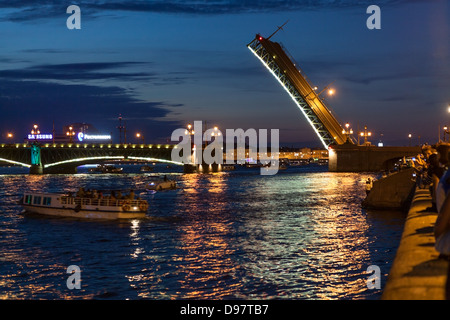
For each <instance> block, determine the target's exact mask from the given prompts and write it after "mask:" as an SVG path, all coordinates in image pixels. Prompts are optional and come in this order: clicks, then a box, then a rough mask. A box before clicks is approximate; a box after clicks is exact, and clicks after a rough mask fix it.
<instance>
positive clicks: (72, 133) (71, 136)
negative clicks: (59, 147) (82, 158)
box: [66, 126, 75, 143]
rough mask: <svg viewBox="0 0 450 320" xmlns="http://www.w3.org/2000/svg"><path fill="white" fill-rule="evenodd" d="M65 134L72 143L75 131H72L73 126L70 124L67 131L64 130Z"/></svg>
mask: <svg viewBox="0 0 450 320" xmlns="http://www.w3.org/2000/svg"><path fill="white" fill-rule="evenodd" d="M66 135H67V136H68V137H69V139H70V143H72V142H73V136H74V135H75V132H74V131H73V127H72V126H70V127H69V131H67V132H66Z"/></svg>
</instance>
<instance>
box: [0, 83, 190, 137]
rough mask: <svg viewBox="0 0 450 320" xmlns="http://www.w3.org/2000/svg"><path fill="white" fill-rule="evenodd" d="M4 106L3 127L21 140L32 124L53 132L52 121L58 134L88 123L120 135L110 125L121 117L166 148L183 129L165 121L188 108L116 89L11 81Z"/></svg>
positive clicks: (0, 97)
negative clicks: (175, 132) (173, 112)
mask: <svg viewBox="0 0 450 320" xmlns="http://www.w3.org/2000/svg"><path fill="white" fill-rule="evenodd" d="M0 105H1V106H2V117H1V118H0V126H1V127H2V128H9V129H10V130H15V132H16V134H18V136H20V135H24V136H25V134H26V133H28V132H27V130H28V129H29V126H31V124H33V123H38V124H39V126H40V127H41V128H43V131H45V130H47V131H49V130H51V126H52V121H55V127H56V129H57V131H58V130H60V129H62V126H64V125H67V124H69V123H74V122H86V123H92V124H93V125H94V126H95V127H97V128H99V129H100V130H102V131H103V132H115V131H116V125H115V124H114V123H113V122H112V121H111V119H114V118H116V119H117V117H118V115H119V114H122V115H123V117H124V118H125V119H127V125H128V126H129V127H130V128H133V129H135V130H139V131H140V132H142V133H144V134H145V135H146V136H147V137H152V141H158V139H160V140H161V139H163V140H164V141H161V142H165V139H166V137H167V136H170V134H171V132H172V131H173V130H174V129H175V128H178V127H180V126H181V124H179V123H177V122H176V121H167V119H166V118H165V117H166V116H167V115H168V114H169V113H170V112H171V110H172V109H176V108H179V107H182V106H183V105H181V104H171V103H168V102H165V101H144V100H141V99H139V98H137V97H135V96H134V95H133V92H132V91H131V92H130V91H129V90H127V89H124V88H120V87H117V86H101V87H100V86H94V85H79V84H70V85H67V84H66V85H63V84H59V83H51V82H41V81H16V80H7V79H0ZM19 130H21V131H22V132H19ZM131 134H133V133H131ZM116 136H117V135H116ZM148 141H150V139H148Z"/></svg>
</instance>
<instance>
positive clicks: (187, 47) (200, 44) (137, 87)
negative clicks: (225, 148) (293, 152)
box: [0, 0, 450, 146]
mask: <svg viewBox="0 0 450 320" xmlns="http://www.w3.org/2000/svg"><path fill="white" fill-rule="evenodd" d="M71 4H76V5H78V6H79V7H80V8H81V27H82V29H81V30H68V29H67V27H66V20H67V18H68V17H69V14H67V13H66V8H67V7H68V6H69V5H71ZM371 4H376V5H378V6H379V7H380V8H381V27H382V29H381V30H369V29H367V27H366V20H367V18H368V17H369V15H368V14H366V8H367V7H368V6H369V5H371ZM286 20H289V22H288V24H287V25H286V27H285V28H284V30H282V31H280V32H278V33H277V34H276V36H275V37H274V38H273V39H272V40H273V41H277V42H282V43H283V45H284V46H285V47H286V48H287V49H288V50H289V53H290V54H291V55H292V56H293V57H294V58H295V60H296V62H297V63H298V64H299V65H300V67H301V68H302V69H303V71H304V72H305V73H306V74H307V76H308V79H309V81H310V82H311V83H312V84H314V85H317V86H318V87H319V88H320V89H321V88H324V87H325V86H327V85H328V84H330V83H331V82H333V87H334V88H335V89H336V94H335V96H333V97H329V98H326V99H327V101H328V104H329V106H330V108H331V109H332V110H333V111H334V113H335V114H337V116H338V118H339V120H340V121H341V123H345V122H349V123H350V124H351V125H352V127H353V129H354V130H355V131H356V130H357V128H358V127H359V128H362V127H363V126H364V125H367V126H368V127H369V130H371V131H372V132H373V133H374V138H373V139H372V141H373V142H378V140H379V139H380V138H381V134H382V139H383V141H384V142H385V144H388V145H401V144H403V145H406V144H408V138H407V136H408V134H409V133H412V134H413V137H414V138H413V139H416V140H414V141H416V143H417V137H418V136H419V135H420V136H421V139H420V142H422V143H423V142H430V143H434V142H436V140H437V139H438V134H439V126H443V125H444V124H450V114H449V113H448V112H447V106H448V104H450V90H449V88H450V47H449V46H450V2H449V1H447V0H435V1H430V0H423V1H419V0H416V1H406V0H405V1H402V0H392V1H390V0H380V1H348V0H340V1H339V0H334V1H332V0H318V1H313V0H308V1H294V0H292V1H275V0H265V1H241V0H234V1H233V0H231V1H222V0H217V1H193V0H188V1H181V0H175V1H174V0H169V1H137V0H130V1H125V0H116V1H114V0H112V1H94V0H87V1H79V2H70V3H61V2H60V1H39V2H37V1H31V0H24V1H20V0H19V1H6V0H0V39H1V40H0V49H1V51H0V110H1V118H0V133H1V135H2V140H5V138H4V137H5V134H6V132H14V134H15V136H16V137H23V136H25V135H26V134H27V133H28V132H29V131H30V129H31V126H32V125H33V124H34V123H37V124H39V126H40V128H41V132H51V130H52V123H53V122H54V123H55V127H56V130H57V131H62V127H63V126H64V125H66V124H68V123H71V122H86V123H92V124H93V125H94V126H96V127H98V129H99V130H100V131H101V132H104V133H109V132H113V138H114V140H115V141H118V139H119V137H118V136H119V134H118V131H117V129H116V126H117V125H118V121H117V117H118V116H119V114H122V116H123V118H124V119H126V124H127V130H128V136H129V139H128V140H129V141H130V142H135V140H134V138H132V136H134V134H135V133H136V132H144V134H145V137H146V142H166V141H167V138H168V137H169V136H170V134H171V133H172V131H173V130H174V129H175V128H179V127H182V126H184V125H185V124H186V123H187V122H193V121H194V120H205V121H207V123H208V124H209V125H211V126H212V125H218V126H219V127H220V128H221V129H224V128H243V129H248V128H256V129H258V128H267V129H280V140H281V143H282V144H283V145H289V146H290V145H296V146H321V144H320V141H319V139H318V138H317V136H316V135H315V133H314V131H313V129H312V128H311V127H310V126H309V124H308V122H307V121H306V119H304V117H303V115H302V113H301V111H300V110H299V109H298V108H297V107H296V106H295V105H294V103H293V102H292V101H291V100H290V98H289V97H288V95H287V94H286V92H285V91H284V90H283V89H282V88H281V86H280V85H279V84H278V82H277V81H276V80H275V79H274V78H273V77H272V75H271V74H270V73H269V72H268V71H267V70H266V69H265V68H264V67H263V66H262V65H261V63H260V62H259V61H258V60H257V59H256V58H255V57H254V56H253V54H252V53H251V52H250V51H249V50H248V49H247V48H246V44H248V43H249V42H250V41H251V40H252V39H253V38H254V36H255V34H256V33H261V34H262V35H265V36H268V35H269V34H271V33H272V32H273V31H274V30H275V29H276V27H277V26H279V25H281V24H283V23H284V22H285V21H286ZM17 140H20V139H17Z"/></svg>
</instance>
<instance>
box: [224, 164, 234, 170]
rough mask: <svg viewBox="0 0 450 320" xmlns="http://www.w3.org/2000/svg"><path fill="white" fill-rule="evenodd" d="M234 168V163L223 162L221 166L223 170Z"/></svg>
mask: <svg viewBox="0 0 450 320" xmlns="http://www.w3.org/2000/svg"><path fill="white" fill-rule="evenodd" d="M235 169H236V167H235V166H234V164H224V165H223V166H222V170H223V171H233V170H235Z"/></svg>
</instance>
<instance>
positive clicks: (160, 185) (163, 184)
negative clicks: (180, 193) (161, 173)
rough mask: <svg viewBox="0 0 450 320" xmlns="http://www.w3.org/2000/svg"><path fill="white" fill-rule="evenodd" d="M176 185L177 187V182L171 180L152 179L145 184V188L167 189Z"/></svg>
mask: <svg viewBox="0 0 450 320" xmlns="http://www.w3.org/2000/svg"><path fill="white" fill-rule="evenodd" d="M176 187H177V183H176V182H175V181H173V180H168V179H161V180H159V179H154V180H152V181H150V182H149V183H148V184H147V186H146V189H147V190H156V191H162V190H168V189H176Z"/></svg>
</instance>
